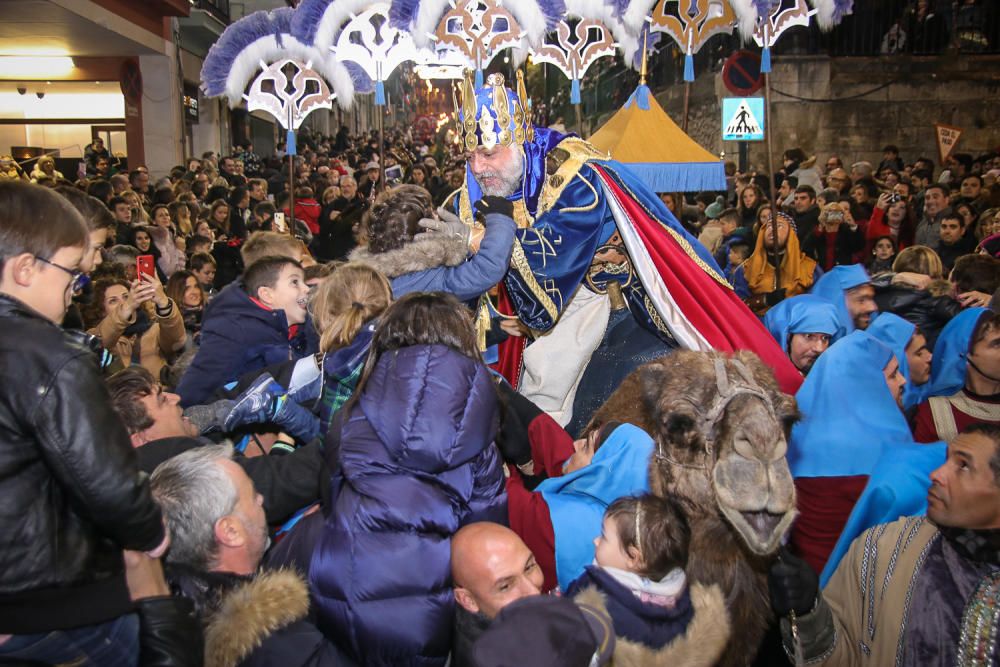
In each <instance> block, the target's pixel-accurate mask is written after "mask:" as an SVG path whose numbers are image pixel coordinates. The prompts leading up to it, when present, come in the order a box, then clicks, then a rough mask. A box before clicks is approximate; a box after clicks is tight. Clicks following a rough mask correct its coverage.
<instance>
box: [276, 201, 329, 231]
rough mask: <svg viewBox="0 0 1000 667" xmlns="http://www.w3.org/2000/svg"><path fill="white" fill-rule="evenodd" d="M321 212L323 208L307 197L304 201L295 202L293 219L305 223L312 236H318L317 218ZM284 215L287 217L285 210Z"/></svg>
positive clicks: (286, 210)
mask: <svg viewBox="0 0 1000 667" xmlns="http://www.w3.org/2000/svg"><path fill="white" fill-rule="evenodd" d="M322 212H323V207H322V206H320V205H319V202H318V201H316V200H315V199H312V198H310V197H307V198H306V199H296V200H295V217H296V218H297V219H299V220H301V221H302V222H304V223H306V227H308V228H309V232H310V233H311V234H313V235H315V234H319V216H320V213H322ZM285 215H286V216H287V215H288V209H287V208H286V209H285Z"/></svg>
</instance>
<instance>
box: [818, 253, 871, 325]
mask: <svg viewBox="0 0 1000 667" xmlns="http://www.w3.org/2000/svg"><path fill="white" fill-rule="evenodd" d="M870 282H871V278H869V277H868V272H867V271H865V267H863V266H861V265H860V264H850V265H847V266H835V267H833V268H832V269H830V270H829V271H827V272H826V273H825V274H823V277H822V278H820V279H819V280H817V281H816V284H815V285H813V288H812V290H811V291H810V292H809V293H810V294H813V295H815V296H819V297H823V298H824V299H826V300H827V301H829V302H830V303H832V304H833V305H834V306H836V308H837V312H839V313H840V323H841V325H842V326H843V327H844V332H845V333H851V332H852V331H854V318H852V317H851V313H850V311H848V310H847V301H846V299H845V296H844V292H846V291H847V290H849V289H854V288H855V287H859V286H861V285H867V284H868V283H870Z"/></svg>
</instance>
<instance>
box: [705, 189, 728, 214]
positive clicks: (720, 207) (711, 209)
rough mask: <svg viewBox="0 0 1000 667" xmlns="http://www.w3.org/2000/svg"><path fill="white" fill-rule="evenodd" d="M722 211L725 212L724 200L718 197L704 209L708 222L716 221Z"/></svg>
mask: <svg viewBox="0 0 1000 667" xmlns="http://www.w3.org/2000/svg"><path fill="white" fill-rule="evenodd" d="M724 210H726V199H725V197H723V196H721V195H720V196H718V197H716V198H715V201H714V202H712V203H711V204H709V205H708V206H706V207H705V215H706V216H708V219H709V220H716V219H718V217H719V216H720V215H722V212H723V211H724Z"/></svg>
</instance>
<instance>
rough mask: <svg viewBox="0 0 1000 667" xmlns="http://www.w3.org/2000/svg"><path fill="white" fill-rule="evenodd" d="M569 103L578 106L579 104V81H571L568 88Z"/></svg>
mask: <svg viewBox="0 0 1000 667" xmlns="http://www.w3.org/2000/svg"><path fill="white" fill-rule="evenodd" d="M569 103H570V104H579V103H580V80H579V79H573V82H572V83H571V84H570V88H569Z"/></svg>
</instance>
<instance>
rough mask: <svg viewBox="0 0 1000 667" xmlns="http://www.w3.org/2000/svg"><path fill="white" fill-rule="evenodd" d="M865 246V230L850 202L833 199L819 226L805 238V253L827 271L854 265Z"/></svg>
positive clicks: (824, 210) (821, 213)
mask: <svg viewBox="0 0 1000 667" xmlns="http://www.w3.org/2000/svg"><path fill="white" fill-rule="evenodd" d="M864 245H865V233H864V231H863V230H862V229H861V228H860V227H859V226H858V223H857V222H855V220H854V217H853V216H852V215H851V205H850V203H849V202H847V201H839V202H830V203H828V204H826V205H825V206H823V210H822V211H820V214H819V225H817V226H816V228H815V229H814V230H813V231H812V232H811V233H810V234H809V235H808V236H807V237H806V238H805V240H803V241H802V252H804V253H805V254H806V255H808V256H809V257H812V258H813V259H814V260H816V263H817V264H819V267H820V268H821V269H823V271H829V270H830V269H832V268H833V267H835V266H840V265H842V264H853V263H854V255H855V254H856V253H858V252H860V251H861V250H862V248H863V247H864Z"/></svg>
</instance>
